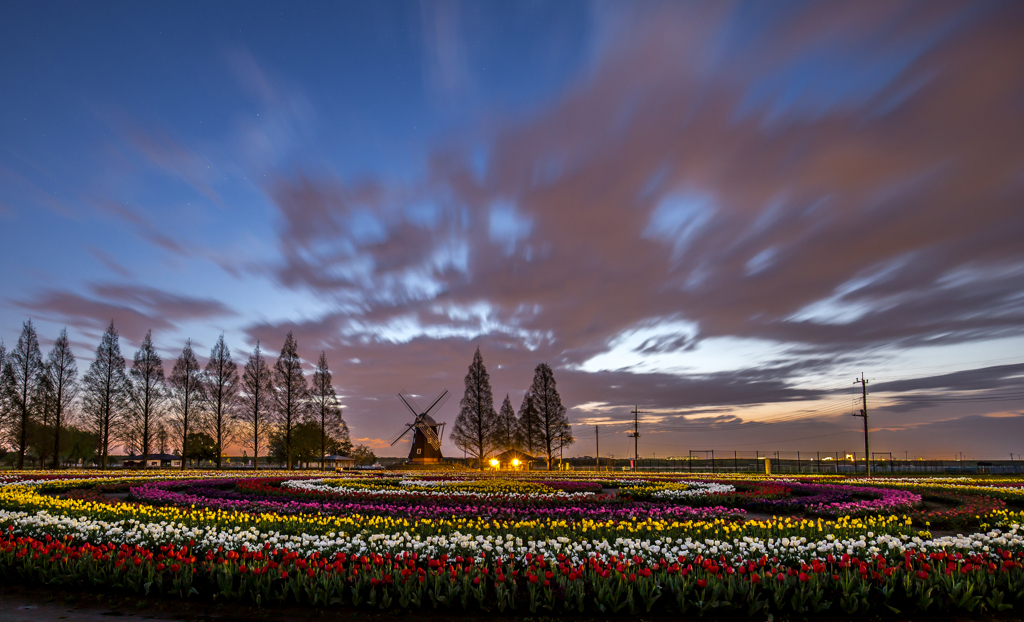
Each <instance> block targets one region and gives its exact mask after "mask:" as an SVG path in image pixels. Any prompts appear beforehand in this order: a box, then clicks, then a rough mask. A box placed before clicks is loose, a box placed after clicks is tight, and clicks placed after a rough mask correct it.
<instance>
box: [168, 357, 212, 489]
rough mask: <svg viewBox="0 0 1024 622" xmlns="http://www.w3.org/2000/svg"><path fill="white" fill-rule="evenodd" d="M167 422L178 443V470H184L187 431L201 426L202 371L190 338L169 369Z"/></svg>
mask: <svg viewBox="0 0 1024 622" xmlns="http://www.w3.org/2000/svg"><path fill="white" fill-rule="evenodd" d="M170 384H171V422H172V424H173V425H174V432H175V441H179V442H180V446H181V469H182V470H185V465H186V463H187V462H188V460H186V459H185V456H187V455H188V441H189V438H190V437H189V434H195V431H196V430H198V429H199V428H200V427H201V425H200V424H201V423H202V422H201V420H200V419H201V415H202V407H203V398H204V397H205V390H204V389H205V387H204V386H203V370H202V368H201V367H200V366H199V361H198V360H196V353H195V352H194V351H193V350H192V340H191V339H187V340H185V347H184V348H182V350H181V354H179V355H178V360H176V361H175V362H174V369H172V370H171V378H170Z"/></svg>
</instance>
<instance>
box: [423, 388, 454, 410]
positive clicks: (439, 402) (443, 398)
mask: <svg viewBox="0 0 1024 622" xmlns="http://www.w3.org/2000/svg"><path fill="white" fill-rule="evenodd" d="M449 397H451V394H450V393H448V389H445V390H444V393H442V394H441V395H438V396H437V399H436V400H434V403H433V404H431V405H430V407H429V408H427V409H426V410H425V411H423V412H425V413H427V414H428V415H429V414H430V413H431V412H432V411H434V410H440V409H441V407H442V406H444V404H445V402H447V401H448V398H449Z"/></svg>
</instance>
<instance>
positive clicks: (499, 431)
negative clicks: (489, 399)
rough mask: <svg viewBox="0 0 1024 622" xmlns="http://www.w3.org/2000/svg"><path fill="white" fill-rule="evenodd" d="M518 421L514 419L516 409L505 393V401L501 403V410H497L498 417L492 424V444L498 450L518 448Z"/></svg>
mask: <svg viewBox="0 0 1024 622" xmlns="http://www.w3.org/2000/svg"><path fill="white" fill-rule="evenodd" d="M518 428H519V421H518V420H516V411H515V409H514V408H512V400H510V399H509V397H508V394H507V393H506V394H505V401H504V402H502V403H501V410H499V411H498V419H497V421H496V422H495V426H494V445H495V447H496V448H497V449H498V450H499V451H511V450H513V449H519V429H518Z"/></svg>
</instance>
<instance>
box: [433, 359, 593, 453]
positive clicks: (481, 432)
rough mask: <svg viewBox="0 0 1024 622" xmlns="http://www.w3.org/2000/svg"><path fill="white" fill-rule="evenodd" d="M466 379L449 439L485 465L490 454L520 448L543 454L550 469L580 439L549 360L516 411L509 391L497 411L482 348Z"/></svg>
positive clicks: (534, 378)
mask: <svg viewBox="0 0 1024 622" xmlns="http://www.w3.org/2000/svg"><path fill="white" fill-rule="evenodd" d="M465 384H466V391H465V393H464V394H463V397H462V402H461V403H460V406H461V408H460V410H459V416H458V417H457V418H456V419H455V425H454V426H453V427H452V432H451V435H450V438H451V440H452V442H453V443H455V446H456V447H458V448H459V449H461V450H463V451H464V452H466V453H467V454H468V455H470V456H472V457H473V458H476V459H477V461H478V462H479V465H480V468H481V469H483V467H484V461H485V460H486V459H487V458H489V457H490V456H492V455H494V454H496V453H501V452H505V451H509V450H518V451H522V452H525V453H529V454H533V455H536V454H541V455H544V456H545V457H546V459H547V467H548V470H551V468H552V465H553V463H554V457H555V456H556V455H557V454H558V452H559V451H560V450H561V449H562V448H563V447H567V446H569V445H571V444H573V443H574V442H576V440H575V439H574V438H573V436H572V428H571V426H570V425H569V418H568V416H567V415H566V408H565V406H563V405H562V398H561V396H559V394H558V388H557V386H556V384H555V375H554V372H552V371H551V367H550V366H549V365H548V364H547V363H541V364H540V365H537V367H536V369H534V372H533V384H531V385H530V388H529V389H528V390H527V391H526V395H525V396H523V402H522V404H521V405H520V406H519V414H518V415H517V414H516V411H515V409H513V408H512V401H511V400H510V399H509V396H508V394H506V395H505V401H504V402H502V404H501V410H500V411H495V410H494V396H493V393H492V390H491V377H490V375H489V374H488V373H487V368H486V367H484V359H483V357H482V356H481V355H480V348H477V349H476V353H475V354H474V355H473V362H472V363H470V365H469V372H468V373H467V374H466V382H465Z"/></svg>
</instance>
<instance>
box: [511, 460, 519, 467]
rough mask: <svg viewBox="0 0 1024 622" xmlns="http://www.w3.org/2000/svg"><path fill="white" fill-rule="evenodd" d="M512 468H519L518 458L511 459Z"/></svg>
mask: <svg viewBox="0 0 1024 622" xmlns="http://www.w3.org/2000/svg"><path fill="white" fill-rule="evenodd" d="M512 466H514V467H517V466H519V458H512Z"/></svg>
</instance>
